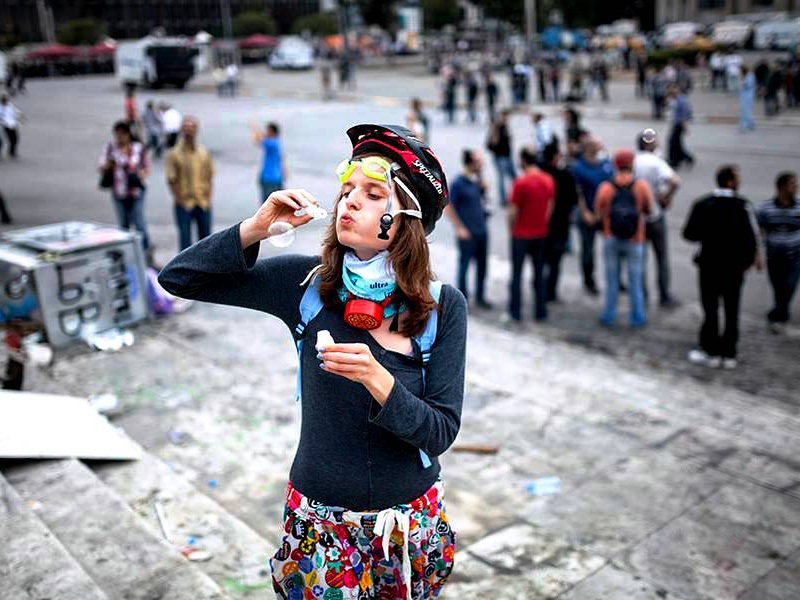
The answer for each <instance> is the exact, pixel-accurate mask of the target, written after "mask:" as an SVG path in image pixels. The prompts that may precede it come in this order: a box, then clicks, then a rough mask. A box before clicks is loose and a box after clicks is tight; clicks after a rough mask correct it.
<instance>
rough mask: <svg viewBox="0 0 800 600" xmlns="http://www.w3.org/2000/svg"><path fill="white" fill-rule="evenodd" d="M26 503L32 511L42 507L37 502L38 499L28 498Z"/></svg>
mask: <svg viewBox="0 0 800 600" xmlns="http://www.w3.org/2000/svg"><path fill="white" fill-rule="evenodd" d="M27 504H28V508H29V509H31V510H32V511H33V512H36V511H38V510H41V508H42V503H41V502H39V501H38V500H28V502H27Z"/></svg>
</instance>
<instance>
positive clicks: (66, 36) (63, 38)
mask: <svg viewBox="0 0 800 600" xmlns="http://www.w3.org/2000/svg"><path fill="white" fill-rule="evenodd" d="M104 29H105V27H104V26H103V25H101V24H100V23H98V22H97V21H95V20H94V19H75V20H74V21H67V22H66V23H64V24H63V25H62V26H61V27H60V31H59V32H58V41H59V42H61V43H62V44H66V45H68V46H84V45H86V46H91V45H93V44H96V43H97V42H98V41H99V40H100V37H101V36H102V35H103V31H104Z"/></svg>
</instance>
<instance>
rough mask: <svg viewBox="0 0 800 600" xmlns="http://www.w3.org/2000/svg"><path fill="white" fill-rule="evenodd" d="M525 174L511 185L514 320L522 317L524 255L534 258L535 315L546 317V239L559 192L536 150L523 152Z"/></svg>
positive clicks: (509, 208) (522, 160)
mask: <svg viewBox="0 0 800 600" xmlns="http://www.w3.org/2000/svg"><path fill="white" fill-rule="evenodd" d="M520 162H521V166H522V170H523V173H522V175H521V176H520V177H519V178H518V179H517V180H516V181H515V182H514V187H512V188H511V202H510V203H509V207H508V223H509V227H510V229H511V261H512V265H513V271H512V275H511V291H510V302H509V313H510V316H511V319H512V320H514V321H516V322H519V321H521V320H522V313H521V307H520V305H521V296H522V289H521V287H522V267H523V265H524V264H525V257H526V256H530V257H531V259H532V260H533V293H534V298H535V309H534V316H535V318H536V320H537V321H543V320H545V319H546V318H547V281H546V280H545V277H544V257H545V252H544V251H545V242H546V240H547V232H548V223H549V222H550V214H551V213H552V212H553V203H554V200H555V194H556V183H555V180H554V179H553V178H552V177H551V176H550V175H549V174H547V173H545V172H544V171H542V170H541V169H539V167H537V166H536V152H535V151H534V150H533V149H532V148H528V147H525V148H523V149H522V151H521V152H520Z"/></svg>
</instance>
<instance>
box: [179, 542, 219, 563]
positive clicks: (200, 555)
mask: <svg viewBox="0 0 800 600" xmlns="http://www.w3.org/2000/svg"><path fill="white" fill-rule="evenodd" d="M181 554H183V555H184V556H185V557H186V558H188V559H189V560H190V561H192V562H206V561H209V560H211V559H212V558H214V555H213V554H211V552H208V551H206V550H200V549H199V548H194V547H193V546H184V547H183V548H181Z"/></svg>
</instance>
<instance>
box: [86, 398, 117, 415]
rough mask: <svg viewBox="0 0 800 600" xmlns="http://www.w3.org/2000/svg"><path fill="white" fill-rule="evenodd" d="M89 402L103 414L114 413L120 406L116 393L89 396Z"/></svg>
mask: <svg viewBox="0 0 800 600" xmlns="http://www.w3.org/2000/svg"><path fill="white" fill-rule="evenodd" d="M89 404H91V405H92V408H93V409H95V410H96V411H97V412H99V413H100V414H101V415H108V414H113V413H114V412H116V411H117V409H118V408H119V400H118V399H117V396H116V395H115V394H110V393H107V394H100V395H98V396H92V397H91V398H89Z"/></svg>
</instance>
